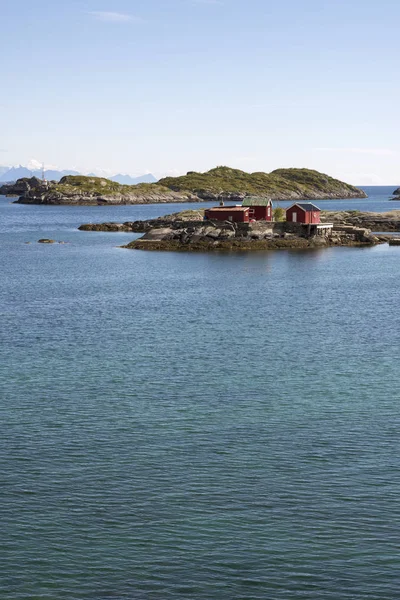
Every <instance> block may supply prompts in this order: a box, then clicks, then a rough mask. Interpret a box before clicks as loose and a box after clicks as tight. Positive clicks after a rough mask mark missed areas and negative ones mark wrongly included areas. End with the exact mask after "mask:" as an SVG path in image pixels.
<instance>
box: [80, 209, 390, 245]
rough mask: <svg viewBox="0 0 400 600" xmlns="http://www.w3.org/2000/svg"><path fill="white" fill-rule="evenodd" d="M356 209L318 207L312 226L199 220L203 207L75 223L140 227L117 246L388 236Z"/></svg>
mask: <svg viewBox="0 0 400 600" xmlns="http://www.w3.org/2000/svg"><path fill="white" fill-rule="evenodd" d="M278 210H279V209H278ZM356 212H357V211H348V212H347V213H344V212H343V213H339V214H338V215H337V219H336V221H334V215H335V214H336V213H329V212H323V218H322V225H323V224H324V222H325V223H328V222H329V223H331V226H329V227H326V228H323V227H321V228H318V229H317V228H316V229H315V230H314V231H313V232H311V231H310V229H309V228H307V226H303V225H302V224H300V223H288V222H286V221H283V220H282V221H279V220H275V221H273V222H266V221H256V222H250V223H232V222H228V221H212V220H207V221H204V211H203V210H186V211H182V212H179V213H174V214H171V215H166V216H163V217H159V218H157V219H150V220H148V221H132V222H125V223H102V224H86V225H81V226H80V228H79V229H80V230H81V231H131V232H134V233H144V235H143V236H142V237H141V238H139V239H137V240H134V241H132V242H131V243H129V244H127V245H126V246H123V247H124V248H128V249H133V250H184V251H199V250H200V251H201V250H206V251H208V250H269V249H279V248H313V247H314V248H315V247H328V246H365V245H374V244H379V243H382V242H385V241H388V237H387V236H386V235H379V234H373V233H371V229H369V228H368V227H365V226H364V223H363V220H362V219H360V218H359V217H358V220H357V218H356V217H355V213H356ZM366 214H367V215H373V214H374V213H366ZM276 215H278V213H276ZM346 215H347V216H346ZM368 218H369V219H370V220H369V221H368V222H369V223H373V224H375V222H374V221H372V217H368ZM397 219H398V220H397V221H396V223H397V227H398V229H397V230H399V231H400V211H399V215H398V216H397ZM366 222H367V221H366ZM386 223H387V221H384V220H383V221H382V229H383V230H384V231H388V230H389V227H388V226H387V225H386ZM393 230H395V229H393Z"/></svg>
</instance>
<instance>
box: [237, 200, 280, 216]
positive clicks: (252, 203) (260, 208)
mask: <svg viewBox="0 0 400 600" xmlns="http://www.w3.org/2000/svg"><path fill="white" fill-rule="evenodd" d="M242 206H248V207H249V217H250V220H254V221H272V219H273V213H272V200H270V198H256V197H253V196H249V197H248V198H245V199H244V200H243V202H242Z"/></svg>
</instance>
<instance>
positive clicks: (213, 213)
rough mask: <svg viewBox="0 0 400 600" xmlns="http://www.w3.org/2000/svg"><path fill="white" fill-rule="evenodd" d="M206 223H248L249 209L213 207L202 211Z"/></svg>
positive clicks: (242, 207) (243, 207) (241, 207)
mask: <svg viewBox="0 0 400 600" xmlns="http://www.w3.org/2000/svg"><path fill="white" fill-rule="evenodd" d="M204 219H205V220H206V221H211V220H212V221H231V222H233V223H248V222H249V220H250V218H249V208H248V207H245V206H213V208H207V209H206V210H205V211H204Z"/></svg>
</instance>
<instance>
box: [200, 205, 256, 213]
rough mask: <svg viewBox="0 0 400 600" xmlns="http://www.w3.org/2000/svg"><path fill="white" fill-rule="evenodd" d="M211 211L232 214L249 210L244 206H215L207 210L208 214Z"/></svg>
mask: <svg viewBox="0 0 400 600" xmlns="http://www.w3.org/2000/svg"><path fill="white" fill-rule="evenodd" d="M209 210H222V211H228V212H231V211H232V210H240V211H243V210H249V209H248V208H246V207H244V206H213V207H212V208H207V209H206V212H207V211H209Z"/></svg>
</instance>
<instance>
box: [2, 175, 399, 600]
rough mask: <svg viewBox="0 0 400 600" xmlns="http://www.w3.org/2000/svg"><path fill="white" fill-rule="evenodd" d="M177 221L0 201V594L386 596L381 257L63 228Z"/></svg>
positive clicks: (389, 428)
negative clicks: (189, 244) (152, 239)
mask: <svg viewBox="0 0 400 600" xmlns="http://www.w3.org/2000/svg"><path fill="white" fill-rule="evenodd" d="M395 187H396V186H391V187H389V188H368V189H367V188H365V189H367V192H368V193H369V194H370V197H369V198H368V199H367V200H347V201H345V200H342V201H322V202H317V204H318V205H319V206H320V207H321V208H323V209H338V208H343V209H344V208H353V209H360V210H373V211H384V210H393V209H396V208H399V209H400V202H399V203H396V202H389V201H388V198H389V196H390V193H391V192H392V191H393V189H394V188H395ZM287 204H288V203H284V202H281V203H280V205H281V206H286V205H287ZM209 205H210V204H206V203H203V204H201V205H200V206H201V207H205V206H209ZM195 206H196V205H193V204H190V205H182V204H179V205H170V204H161V205H160V204H159V205H149V206H145V205H144V206H123V207H68V206H65V207H60V206H59V207H54V206H27V205H16V204H12V203H11V201H10V199H9V198H4V197H0V265H1V277H0V341H1V344H0V522H1V528H0V600H175V599H177V600H297V599H302V600H378V599H381V600H397V599H398V598H400V501H399V498H400V311H399V302H400V288H399V281H400V247H389V246H388V245H380V246H375V247H372V248H330V249H318V250H305V251H275V252H274V251H270V252H257V253H246V252H242V253H240V252H238V253H223V252H220V253H217V252H216V253H204V254H202V253H201V254H198V253H193V254H191V253H188V254H186V253H170V252H166V253H162V252H148V253H147V252H141V251H129V250H123V249H121V248H119V247H118V246H120V245H121V244H124V243H126V242H128V241H130V240H132V239H134V238H135V237H137V236H135V235H134V234H126V233H102V232H99V233H95V232H80V231H77V227H78V226H79V225H80V224H81V223H87V222H102V221H126V220H135V219H139V218H149V217H155V216H159V215H162V214H166V213H171V212H175V211H177V210H182V209H184V208H194V207H195ZM42 237H50V238H53V239H56V240H58V241H63V242H66V243H64V244H53V245H42V244H37V243H36V242H37V240H38V239H39V238H42ZM26 242H30V243H26Z"/></svg>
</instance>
